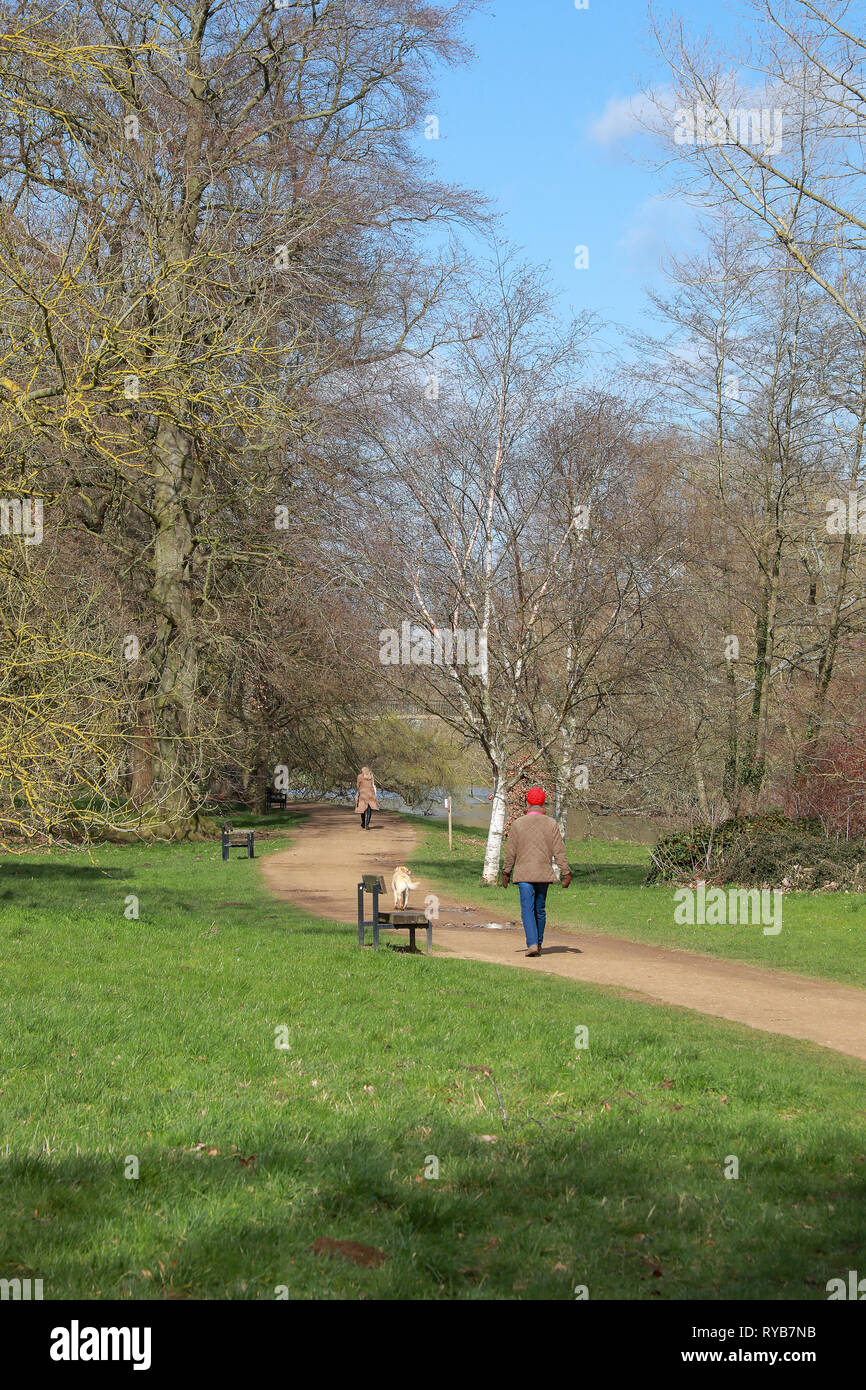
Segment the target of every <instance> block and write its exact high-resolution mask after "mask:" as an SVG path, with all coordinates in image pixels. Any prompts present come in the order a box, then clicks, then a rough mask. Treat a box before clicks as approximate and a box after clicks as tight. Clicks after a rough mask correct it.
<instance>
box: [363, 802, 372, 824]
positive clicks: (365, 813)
mask: <svg viewBox="0 0 866 1390" xmlns="http://www.w3.org/2000/svg"><path fill="white" fill-rule="evenodd" d="M372 814H373V807H372V806H367V807H366V809H365V810H363V811H362V812H361V829H362V830H369V829H370V817H371V816H372Z"/></svg>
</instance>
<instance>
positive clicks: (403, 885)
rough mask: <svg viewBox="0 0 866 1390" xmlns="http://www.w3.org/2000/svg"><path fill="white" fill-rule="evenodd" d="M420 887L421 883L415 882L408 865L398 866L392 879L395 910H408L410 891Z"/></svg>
mask: <svg viewBox="0 0 866 1390" xmlns="http://www.w3.org/2000/svg"><path fill="white" fill-rule="evenodd" d="M420 887H421V885H420V883H416V882H415V881H414V879H413V878H412V875H411V874H410V873H409V870H408V869H407V868H406V865H405V864H398V865H397V868H396V869H395V870H394V875H393V877H392V879H391V891H392V892H393V894H394V906H395V908H404V909H405V908H407V907H408V906H409V889H410V888H420Z"/></svg>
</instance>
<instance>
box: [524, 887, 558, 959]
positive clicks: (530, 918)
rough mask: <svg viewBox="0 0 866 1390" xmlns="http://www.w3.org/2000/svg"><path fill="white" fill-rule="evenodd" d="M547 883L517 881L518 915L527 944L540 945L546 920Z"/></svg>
mask: <svg viewBox="0 0 866 1390" xmlns="http://www.w3.org/2000/svg"><path fill="white" fill-rule="evenodd" d="M549 887H550V884H549V883H518V885H517V891H518V893H519V894H520V915H521V917H522V918H523V930H524V932H525V933H526V944H527V946H540V945H541V943H542V941H543V940H544V924H545V922H546V921H547V890H548V888H549Z"/></svg>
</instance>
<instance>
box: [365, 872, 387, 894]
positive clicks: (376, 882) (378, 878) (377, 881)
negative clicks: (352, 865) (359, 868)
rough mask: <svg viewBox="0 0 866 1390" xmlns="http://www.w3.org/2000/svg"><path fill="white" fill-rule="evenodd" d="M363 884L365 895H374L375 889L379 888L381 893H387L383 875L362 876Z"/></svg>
mask: <svg viewBox="0 0 866 1390" xmlns="http://www.w3.org/2000/svg"><path fill="white" fill-rule="evenodd" d="M361 882H362V883H363V885H364V892H365V893H372V891H373V889H374V888H378V890H379V892H380V893H384V891H385V880H384V878H383V877H382V875H381V874H362V875H361Z"/></svg>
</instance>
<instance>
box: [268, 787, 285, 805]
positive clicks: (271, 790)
mask: <svg viewBox="0 0 866 1390" xmlns="http://www.w3.org/2000/svg"><path fill="white" fill-rule="evenodd" d="M274 807H276V808H277V810H278V811H287V810H288V809H289V794H288V792H278V791H277V790H276V788H275V787H271V786H269V787H268V791H267V795H266V797H265V810H266V811H272V810H273V809H274Z"/></svg>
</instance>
